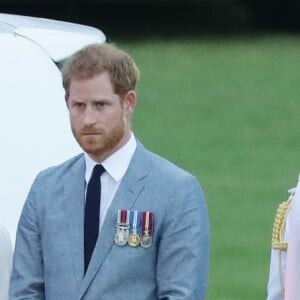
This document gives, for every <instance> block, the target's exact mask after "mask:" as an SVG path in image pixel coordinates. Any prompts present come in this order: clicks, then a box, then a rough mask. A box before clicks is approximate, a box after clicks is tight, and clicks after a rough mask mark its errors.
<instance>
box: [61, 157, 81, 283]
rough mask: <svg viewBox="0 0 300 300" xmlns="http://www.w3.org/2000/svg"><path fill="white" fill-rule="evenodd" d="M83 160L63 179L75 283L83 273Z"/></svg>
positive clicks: (79, 280) (79, 281)
mask: <svg viewBox="0 0 300 300" xmlns="http://www.w3.org/2000/svg"><path fill="white" fill-rule="evenodd" d="M84 172H85V162H84V158H83V156H82V157H81V158H80V159H79V160H78V161H77V162H76V163H75V164H74V165H73V166H72V167H71V169H70V172H69V173H68V174H67V176H66V177H65V180H64V200H65V211H66V221H67V225H68V241H69V251H70V256H71V259H72V261H73V268H74V273H75V277H76V280H77V285H78V287H80V284H81V282H82V279H83V274H84V261H83V258H84V249H83V225H84V222H83V220H84V194H85V180H84Z"/></svg>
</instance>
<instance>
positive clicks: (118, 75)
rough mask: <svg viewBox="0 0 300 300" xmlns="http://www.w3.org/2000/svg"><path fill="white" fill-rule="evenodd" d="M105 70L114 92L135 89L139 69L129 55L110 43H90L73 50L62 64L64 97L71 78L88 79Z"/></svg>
mask: <svg viewBox="0 0 300 300" xmlns="http://www.w3.org/2000/svg"><path fill="white" fill-rule="evenodd" d="M105 71H106V72H108V73H109V76H110V80H111V84H112V87H113V90H114V92H115V93H116V94H119V95H123V94H125V93H127V92H128V91H130V90H135V89H136V85H137V82H138V78H139V70H138V68H137V66H136V64H135V62H134V60H133V59H132V58H131V56H130V55H129V54H128V53H126V52H125V51H123V50H121V49H119V48H117V47H116V46H114V45H112V44H91V45H88V46H86V47H84V48H82V49H81V50H79V51H77V52H75V53H74V54H73V55H72V56H71V57H70V58H69V59H68V60H67V61H66V62H65V64H64V65H63V68H62V76H63V87H64V89H65V92H66V97H68V96H69V88H70V83H71V80H72V79H73V78H75V79H79V80H80V79H90V78H92V77H94V76H96V75H98V74H101V73H103V72H105Z"/></svg>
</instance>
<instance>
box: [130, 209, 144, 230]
mask: <svg viewBox="0 0 300 300" xmlns="http://www.w3.org/2000/svg"><path fill="white" fill-rule="evenodd" d="M130 231H131V233H133V234H138V235H140V234H141V212H139V211H137V210H135V211H131V212H130Z"/></svg>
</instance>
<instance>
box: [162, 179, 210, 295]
mask: <svg viewBox="0 0 300 300" xmlns="http://www.w3.org/2000/svg"><path fill="white" fill-rule="evenodd" d="M163 226H164V229H163V234H162V237H161V240H160V244H159V249H158V258H157V285H158V299H164V300H172V299H176V300H179V299H184V300H203V299H205V293H206V289H207V284H208V267H209V247H210V229H209V221H208V214H207V208H206V203H205V198H204V194H203V192H202V190H201V188H200V185H199V183H198V181H197V180H196V179H195V178H194V177H192V176H187V177H186V178H185V180H184V181H182V182H181V183H180V184H176V188H174V189H173V193H172V196H171V197H170V199H169V202H168V206H167V208H166V213H165V216H164V225H163Z"/></svg>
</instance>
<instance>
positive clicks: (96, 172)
mask: <svg viewBox="0 0 300 300" xmlns="http://www.w3.org/2000/svg"><path fill="white" fill-rule="evenodd" d="M104 171H105V169H104V167H103V166H102V165H95V167H94V170H93V175H92V177H100V176H101V175H102V174H103V172H104Z"/></svg>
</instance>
